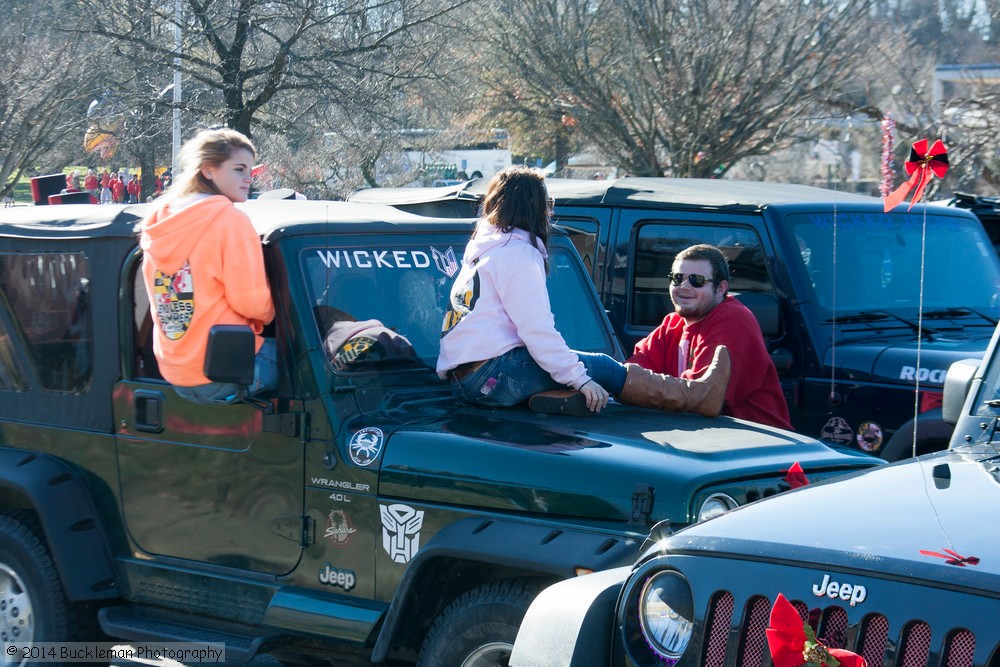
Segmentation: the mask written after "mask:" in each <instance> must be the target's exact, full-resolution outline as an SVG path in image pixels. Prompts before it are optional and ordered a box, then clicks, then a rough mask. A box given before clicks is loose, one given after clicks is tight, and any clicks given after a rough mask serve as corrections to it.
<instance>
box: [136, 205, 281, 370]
mask: <svg viewBox="0 0 1000 667" xmlns="http://www.w3.org/2000/svg"><path fill="white" fill-rule="evenodd" d="M139 245H140V246H141V247H142V250H143V253H144V256H143V261H142V275H143V278H145V281H146V293H147V294H148V295H149V303H150V310H152V313H153V322H154V324H155V329H156V337H155V339H154V341H153V352H154V353H155V354H156V360H157V361H158V362H159V365H160V372H161V374H162V375H163V377H164V378H165V379H166V380H167V381H168V382H170V383H172V384H175V385H179V386H182V387H195V386H198V385H202V384H207V383H208V382H210V380H209V379H208V378H207V377H205V374H204V366H205V350H206V348H207V346H208V332H209V329H211V328H212V326H213V325H215V324H246V325H249V326H250V327H251V328H252V329H253V331H254V333H255V334H257V349H258V350H259V349H260V346H261V344H262V343H263V338H261V336H260V332H261V331H262V330H263V328H264V325H265V324H268V323H269V322H270V321H271V320H273V319H274V304H273V302H272V301H271V290H270V288H269V287H268V284H267V276H266V274H265V273H264V254H263V251H262V250H261V245H260V237H259V236H258V235H257V232H256V231H255V230H254V228H253V224H252V223H251V222H250V219H249V218H248V217H247V216H246V214H244V213H243V212H241V211H238V210H237V209H236V207H235V206H233V203H232V202H231V201H230V200H229V199H227V198H226V197H223V196H222V195H214V196H211V197H206V198H205V199H201V200H199V201H197V202H195V203H193V204H190V205H189V206H186V207H184V208H181V209H180V210H179V211H177V212H176V213H174V212H172V211H171V209H170V205H169V204H168V205H166V206H164V207H161V208H158V209H157V210H156V211H154V212H153V213H152V214H151V215H150V216H149V217H148V218H147V219H146V220H145V221H144V222H143V224H142V236H141V237H140V239H139Z"/></svg>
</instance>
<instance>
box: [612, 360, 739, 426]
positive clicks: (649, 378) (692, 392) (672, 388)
mask: <svg viewBox="0 0 1000 667" xmlns="http://www.w3.org/2000/svg"><path fill="white" fill-rule="evenodd" d="M625 367H626V369H628V375H627V376H626V378H625V387H624V388H623V389H622V392H621V394H619V395H618V396H617V399H618V400H619V401H621V402H622V403H628V404H629V405H638V406H639V407H643V408H657V409H659V410H666V411H672V412H696V413H698V414H700V415H705V416H706V417H718V416H719V413H720V412H722V401H723V399H724V398H725V397H726V387H727V386H728V384H729V370H730V368H729V351H728V350H726V346H725V345H720V346H718V347H717V348H715V356H714V357H713V358H712V363H711V364H710V365H709V367H708V370H706V371H705V373H704V374H702V376H701V377H700V378H698V379H697V380H682V379H680V378H675V377H673V376H672V375H663V374H660V373H654V372H653V371H651V370H647V369H645V368H643V367H642V366H637V365H636V364H626V365H625Z"/></svg>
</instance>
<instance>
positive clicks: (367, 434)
mask: <svg viewBox="0 0 1000 667" xmlns="http://www.w3.org/2000/svg"><path fill="white" fill-rule="evenodd" d="M382 442H383V437H382V429H380V428H375V427H373V426H366V427H365V428H363V429H361V430H360V431H357V432H355V434H354V435H352V436H351V442H350V444H349V445H348V447H347V449H348V452H349V453H350V455H351V460H352V461H354V462H355V463H356V464H358V465H359V466H370V465H371V464H372V462H374V461H375V459H377V458H378V455H379V454H381V453H382Z"/></svg>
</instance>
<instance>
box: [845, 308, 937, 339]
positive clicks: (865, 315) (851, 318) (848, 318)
mask: <svg viewBox="0 0 1000 667" xmlns="http://www.w3.org/2000/svg"><path fill="white" fill-rule="evenodd" d="M882 320H897V321H899V322H902V323H903V324H905V325H907V326H908V327H910V328H911V329H913V330H914V331H918V330H920V329H921V328H922V329H923V332H924V334H926V335H927V336H928V337H930V336H933V335H934V334H936V333H937V331H935V330H934V329H931V328H930V327H921V326H920V325H918V324H917V323H916V322H914V321H913V320H908V319H906V318H905V317H901V316H900V315H896V314H895V313H890V312H889V311H887V310H862V311H858V312H856V313H851V314H850V315H838V316H837V317H830V318H827V320H826V321H827V322H833V323H834V324H851V323H855V322H880V321H882Z"/></svg>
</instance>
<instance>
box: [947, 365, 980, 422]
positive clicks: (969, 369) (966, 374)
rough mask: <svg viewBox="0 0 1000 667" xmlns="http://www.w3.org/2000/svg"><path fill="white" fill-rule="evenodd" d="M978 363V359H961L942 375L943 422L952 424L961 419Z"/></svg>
mask: <svg viewBox="0 0 1000 667" xmlns="http://www.w3.org/2000/svg"><path fill="white" fill-rule="evenodd" d="M979 364H980V361H979V360H978V359H962V360H961V361H956V362H955V363H953V364H952V365H951V366H950V367H949V368H948V374H947V375H945V376H944V398H943V399H942V401H941V417H942V419H944V421H945V423H948V424H951V425H952V426H954V425H955V424H957V423H958V420H959V419H961V417H962V407H963V406H964V405H965V399H966V397H967V396H968V395H969V390H970V389H971V387H972V381H973V380H974V379H975V375H976V371H977V370H978V369H979Z"/></svg>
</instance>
